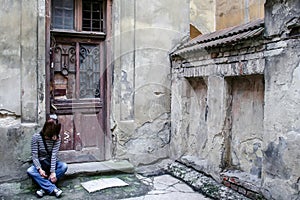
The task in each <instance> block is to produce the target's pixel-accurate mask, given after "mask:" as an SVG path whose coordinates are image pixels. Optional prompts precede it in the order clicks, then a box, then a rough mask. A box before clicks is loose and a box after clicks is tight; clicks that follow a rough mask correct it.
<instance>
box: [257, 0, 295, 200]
mask: <svg viewBox="0 0 300 200" xmlns="http://www.w3.org/2000/svg"><path fill="white" fill-rule="evenodd" d="M265 13H266V19H265V20H266V34H265V36H266V37H267V38H268V39H269V40H270V41H273V42H272V43H270V44H268V45H267V47H266V48H267V53H266V71H265V80H266V94H265V113H264V127H265V134H264V146H263V148H264V160H263V164H264V168H263V176H264V179H263V183H262V184H263V188H264V190H263V193H264V195H265V196H266V197H267V198H270V199H272V198H273V199H298V198H299V196H300V183H299V180H300V168H299V166H300V148H299V144H300V118H299V116H300V90H299V88H300V87H299V86H300V73H299V72H300V53H299V48H300V42H299V41H300V40H299V34H300V29H299V27H300V17H299V16H300V4H299V1H297V0H287V1H284V2H282V1H278V0H276V1H268V0H267V2H266V8H265Z"/></svg>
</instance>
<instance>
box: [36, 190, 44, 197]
mask: <svg viewBox="0 0 300 200" xmlns="http://www.w3.org/2000/svg"><path fill="white" fill-rule="evenodd" d="M44 194H45V190H43V189H39V190H38V191H36V195H37V196H38V197H43V196H44Z"/></svg>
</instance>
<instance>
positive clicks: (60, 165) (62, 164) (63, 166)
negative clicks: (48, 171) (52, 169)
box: [58, 162, 68, 172]
mask: <svg viewBox="0 0 300 200" xmlns="http://www.w3.org/2000/svg"><path fill="white" fill-rule="evenodd" d="M58 168H60V169H61V170H62V171H64V172H66V171H67V169H68V165H67V163H65V162H59V165H58Z"/></svg>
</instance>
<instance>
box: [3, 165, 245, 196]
mask: <svg viewBox="0 0 300 200" xmlns="http://www.w3.org/2000/svg"><path fill="white" fill-rule="evenodd" d="M68 166H69V168H68V171H67V173H66V176H65V178H64V179H62V180H60V181H59V183H58V187H59V188H61V189H62V190H63V195H62V197H61V198H60V199H64V200H69V199H70V200H81V199H87V200H94V199H101V200H115V199H122V200H169V199H172V200H185V199H187V200H202V199H205V200H207V199H222V200H223V199H228V200H229V199H232V200H247V199H248V198H246V197H244V196H243V195H241V194H239V193H237V192H235V191H233V190H231V189H230V188H226V187H224V186H223V185H221V184H219V183H217V182H215V181H214V180H213V179H211V178H210V177H207V176H205V175H203V174H201V173H199V172H197V171H195V170H193V169H191V168H189V167H186V166H184V165H182V164H180V163H176V162H172V161H168V160H167V161H166V162H165V163H164V162H162V163H161V164H158V165H153V166H146V167H140V168H137V169H134V167H133V166H132V165H131V164H130V163H129V162H127V161H105V162H93V163H81V164H69V165H68ZM105 178H109V180H111V178H114V179H115V178H118V179H120V180H122V181H124V182H125V183H127V184H128V186H123V187H113V188H107V189H102V190H100V191H96V192H92V193H89V192H88V191H87V190H86V189H85V188H84V187H83V186H82V183H84V182H87V181H92V180H98V179H105ZM183 181H184V182H183ZM192 188H193V189H194V190H193V189H192ZM37 189H38V187H37V186H36V185H34V184H33V182H32V180H31V179H26V180H22V181H19V182H14V183H2V184H0V200H32V199H37V197H36V196H35V195H34V194H35V191H36V190H37ZM205 196H206V197H205ZM43 199H46V200H49V199H50V200H51V199H56V197H55V196H49V195H46V196H44V197H43Z"/></svg>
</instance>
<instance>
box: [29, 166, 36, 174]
mask: <svg viewBox="0 0 300 200" xmlns="http://www.w3.org/2000/svg"><path fill="white" fill-rule="evenodd" d="M27 174H28V175H29V176H32V175H34V174H35V168H34V166H31V167H29V168H28V169H27Z"/></svg>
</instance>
